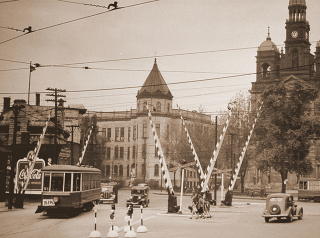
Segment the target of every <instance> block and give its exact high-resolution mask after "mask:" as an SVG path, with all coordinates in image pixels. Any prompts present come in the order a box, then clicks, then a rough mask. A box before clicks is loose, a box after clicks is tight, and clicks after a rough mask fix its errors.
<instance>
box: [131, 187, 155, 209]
mask: <svg viewBox="0 0 320 238" xmlns="http://www.w3.org/2000/svg"><path fill="white" fill-rule="evenodd" d="M149 190H150V188H149V187H148V186H146V185H138V186H133V187H132V188H131V196H130V199H127V202H126V205H127V207H128V206H129V205H133V206H141V205H142V206H143V207H148V206H149V203H150V200H149Z"/></svg>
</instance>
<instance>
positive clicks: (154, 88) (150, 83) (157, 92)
mask: <svg viewBox="0 0 320 238" xmlns="http://www.w3.org/2000/svg"><path fill="white" fill-rule="evenodd" d="M150 97H153V98H164V99H170V100H171V99H172V98H173V96H172V94H171V92H170V90H169V88H168V85H167V84H166V82H165V81H164V79H163V77H162V75H161V73H160V70H159V68H158V65H157V59H155V60H154V64H153V68H152V70H151V72H150V73H149V76H148V77H147V79H146V81H144V84H143V85H142V87H141V89H140V90H139V91H138V94H137V98H138V99H140V98H150Z"/></svg>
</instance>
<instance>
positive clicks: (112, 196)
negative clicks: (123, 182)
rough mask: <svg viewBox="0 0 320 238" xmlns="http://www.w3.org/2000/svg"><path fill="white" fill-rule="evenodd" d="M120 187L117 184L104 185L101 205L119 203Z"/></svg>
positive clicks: (102, 186) (102, 185)
mask: <svg viewBox="0 0 320 238" xmlns="http://www.w3.org/2000/svg"><path fill="white" fill-rule="evenodd" d="M117 202H118V185H117V184H116V183H102V184H101V195H100V203H117Z"/></svg>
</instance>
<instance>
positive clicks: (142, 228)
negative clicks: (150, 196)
mask: <svg viewBox="0 0 320 238" xmlns="http://www.w3.org/2000/svg"><path fill="white" fill-rule="evenodd" d="M140 210H141V225H140V226H139V227H138V228H137V232H138V233H145V232H147V231H148V229H147V227H145V226H144V225H143V206H142V205H141V206H140Z"/></svg>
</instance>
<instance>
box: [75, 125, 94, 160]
mask: <svg viewBox="0 0 320 238" xmlns="http://www.w3.org/2000/svg"><path fill="white" fill-rule="evenodd" d="M92 130H93V126H92V127H91V129H90V131H89V135H88V138H87V141H86V143H85V144H84V147H83V150H82V154H81V157H80V158H79V162H78V164H77V165H81V163H82V160H83V158H84V154H85V153H86V149H87V146H88V143H89V140H90V136H91V133H92Z"/></svg>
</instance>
